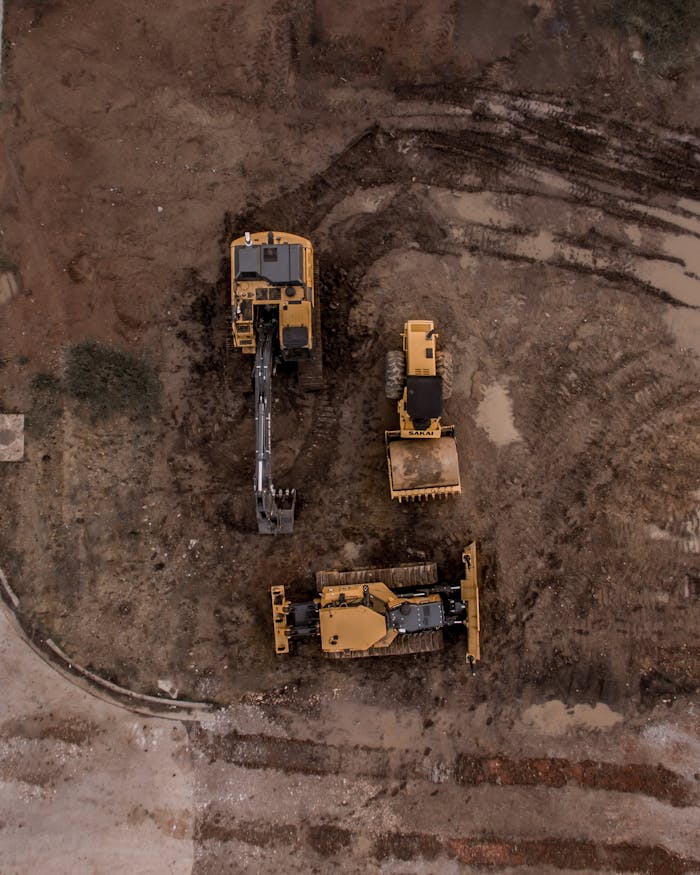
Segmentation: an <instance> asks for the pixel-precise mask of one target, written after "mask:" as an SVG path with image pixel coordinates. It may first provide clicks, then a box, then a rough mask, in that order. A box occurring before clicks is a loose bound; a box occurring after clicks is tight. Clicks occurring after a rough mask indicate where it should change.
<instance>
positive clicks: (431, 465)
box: [386, 426, 462, 501]
mask: <svg viewBox="0 0 700 875" xmlns="http://www.w3.org/2000/svg"><path fill="white" fill-rule="evenodd" d="M386 455H387V463H388V466H389V487H390V490H391V497H392V498H398V500H399V501H414V500H419V501H420V500H421V499H424V498H426V499H427V498H439V497H441V496H444V495H452V494H455V493H459V492H461V491H462V487H461V484H460V480H459V461H458V458H457V444H456V442H455V438H454V428H452V427H451V426H448V427H443V428H442V429H441V436H440V437H439V438H402V437H401V432H400V431H387V432H386Z"/></svg>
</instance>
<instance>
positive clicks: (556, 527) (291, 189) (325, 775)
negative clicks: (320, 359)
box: [0, 0, 700, 875]
mask: <svg viewBox="0 0 700 875" xmlns="http://www.w3.org/2000/svg"><path fill="white" fill-rule="evenodd" d="M602 5H604V4H601V5H599V6H598V7H594V5H593V4H586V3H583V2H577V0H537V2H534V3H529V4H528V3H525V2H515V0H507V2H503V3H498V4H486V3H476V2H465V3H452V2H449V0H424V2H420V3H419V2H405V3H403V2H402V3H397V2H376V0H373V2H369V0H360V2H357V3H354V4H339V3H335V2H333V0H316V2H311V0H299V2H291V0H277V2H271V0H266V2H262V3H256V4H247V5H245V6H242V5H241V4H230V3H205V2H202V0H197V2H192V0H189V2H186V0H173V2H170V3H168V4H162V3H154V4H143V3H135V2H133V0H125V2H124V3H120V4H116V5H115V4H109V3H106V2H104V0H93V2H92V3H84V2H83V3H72V4H68V3H65V2H25V3H17V4H11V6H10V8H9V9H8V10H6V16H5V22H4V52H3V61H2V64H3V82H2V96H1V100H2V103H1V112H0V133H1V139H2V161H1V162H0V187H1V190H2V205H3V213H2V224H1V230H2V236H1V237H0V412H1V413H10V414H25V434H24V460H23V461H21V462H0V494H1V496H2V513H1V515H0V569H2V572H3V573H4V576H5V577H6V579H7V581H8V582H9V584H10V586H11V588H12V590H13V591H14V593H15V594H16V598H17V600H18V607H17V615H18V617H19V619H20V621H21V623H22V625H23V627H24V629H25V630H26V632H27V634H28V635H29V636H30V637H32V638H33V639H34V640H35V642H37V646H38V647H39V650H40V649H41V643H42V642H43V641H45V640H46V639H47V638H48V639H51V640H52V641H53V642H55V643H56V645H57V646H58V647H60V648H61V650H62V651H63V652H64V653H65V654H68V656H69V657H70V660H71V661H74V662H75V663H76V664H78V665H80V666H82V667H84V668H86V669H88V670H89V671H91V672H94V673H95V674H97V675H100V676H101V677H103V678H105V679H106V680H108V681H110V682H112V683H115V684H118V685H120V686H123V687H126V688H128V689H130V690H132V691H134V692H137V693H143V694H148V695H152V696H154V695H162V696H165V695H167V694H166V693H165V692H164V690H166V689H167V690H170V691H171V692H172V693H175V692H176V693H177V695H178V696H179V697H180V698H183V699H189V700H196V701H205V702H210V703H213V704H214V705H216V706H217V708H218V710H214V711H212V713H211V714H210V715H209V716H207V717H206V718H205V719H202V720H191V721H185V722H182V721H170V722H168V721H167V720H165V719H164V718H142V717H138V716H134V715H128V713H127V712H121V711H112V712H110V708H112V706H106V705H105V706H104V708H103V707H102V705H101V704H100V705H99V707H98V706H97V705H95V704H94V702H93V701H92V700H91V698H90V697H89V696H86V695H85V694H84V692H79V691H76V693H75V698H72V697H71V694H70V690H71V689H72V688H71V686H70V684H69V683H68V682H67V681H66V680H65V677H64V678H63V679H61V680H60V681H59V680H58V678H57V679H56V681H55V684H56V686H55V688H54V686H53V682H52V681H51V677H52V675H51V672H52V669H50V668H47V667H46V666H43V665H42V664H41V660H40V657H39V656H38V655H37V652H35V651H34V650H30V649H29V648H28V647H27V645H26V644H24V643H22V642H19V643H17V644H16V647H17V648H19V649H18V650H17V649H15V644H13V643H12V641H13V640H14V639H13V638H12V636H13V635H14V633H13V632H12V631H8V632H7V634H6V635H5V636H4V637H3V642H4V643H3V645H2V647H0V677H2V680H3V696H2V702H1V704H0V873H2V875H10V873H12V875H14V873H20V872H21V873H35V872H36V873H38V872H52V873H54V872H55V873H64V872H65V873H69V872H70V873H72V872H75V871H85V872H107V871H109V872H129V873H136V872H144V873H152V872H153V873H156V872H158V873H159V872H181V871H182V872H187V873H190V872H192V873H194V875H205V873H206V875H209V873H212V875H213V873H223V872H228V873H238V872H246V873H247V872H260V873H268V872H270V871H271V870H272V869H273V868H275V869H276V868H279V867H281V866H284V867H285V869H286V870H287V871H293V872H297V871H298V872H307V871H312V872H327V871H330V870H333V871H336V872H343V873H344V872H347V873H355V872H358V873H359V872H362V873H365V872H388V873H393V872H395V873H407V872H411V873H433V872H441V873H443V872H457V871H459V872H473V873H479V872H486V871H488V872H492V871H499V872H504V873H520V872H525V871H535V872H538V873H543V875H547V873H557V872H568V871H573V870H575V871H577V872H601V871H603V872H640V873H642V872H643V873H647V872H648V873H659V875H667V873H671V875H674V873H692V872H700V846H699V845H698V840H697V835H698V834H700V817H698V789H699V778H700V765H699V764H700V756H699V754H700V737H699V735H698V731H697V726H698V713H699V711H698V701H697V686H698V673H699V672H698V670H699V667H700V647H699V646H698V637H697V632H698V621H699V619H700V617H699V603H698V596H699V595H700V559H699V558H698V557H699V554H700V396H699V393H698V388H699V383H698V373H699V371H698V356H699V355H700V246H699V245H698V243H699V238H700V131H699V130H698V126H697V89H698V83H699V82H700V66H699V64H698V61H697V58H698V52H697V45H698V34H699V33H700V29H699V30H695V31H692V29H691V27H690V23H692V22H691V20H690V19H689V24H688V28H687V30H688V33H687V34H685V37H686V41H685V42H678V41H677V42H672V43H671V44H670V47H669V46H668V45H666V44H665V43H663V41H659V40H657V41H656V42H654V41H653V40H652V39H651V38H649V37H647V40H646V41H645V40H644V39H643V38H642V36H640V35H639V34H638V32H637V31H635V26H634V21H635V20H636V19H634V16H633V15H630V16H629V18H628V20H626V23H627V26H624V24H625V22H624V21H622V19H621V18H620V16H619V15H618V16H617V18H615V17H614V16H611V15H606V14H605V13H604V10H602V9H601V7H602ZM608 5H609V6H610V7H611V8H612V7H615V8H616V9H617V10H618V11H619V10H624V9H625V8H626V7H629V8H632V7H634V6H635V2H633V0H628V2H627V4H625V3H624V2H613V3H611V4H608ZM637 5H640V4H639V2H637ZM692 5H693V4H688V6H689V7H691V8H692ZM606 8H607V7H606ZM678 8H679V10H680V9H683V8H685V4H683V3H682V2H681V3H679V4H678ZM679 15H680V12H679ZM623 18H624V16H623ZM674 39H676V40H679V39H680V38H679V37H678V36H677V35H676V37H674ZM664 52H665V54H664ZM268 228H275V229H280V230H287V231H291V232H294V233H298V234H302V235H305V236H308V237H309V238H311V240H312V241H313V242H314V245H315V248H316V255H317V259H318V261H319V267H320V277H321V292H322V324H323V345H324V354H325V382H324V388H323V389H322V391H321V392H319V393H318V394H305V393H303V392H302V391H301V389H300V387H299V386H298V385H297V378H296V375H295V374H294V373H291V372H290V373H286V372H284V371H283V369H280V371H279V372H278V373H277V375H276V376H275V382H274V408H273V414H272V416H273V418H272V429H273V442H274V443H273V449H274V455H273V470H274V473H275V485H276V486H279V487H282V488H285V487H294V488H296V489H297V491H298V496H299V497H298V503H297V505H298V512H297V519H296V523H295V532H294V534H293V535H290V536H285V537H279V538H271V537H261V536H259V535H258V534H257V532H256V521H255V507H254V501H253V494H252V482H253V461H254V421H253V397H252V386H251V368H252V360H251V359H249V358H248V359H244V358H243V357H242V356H241V355H240V353H238V352H237V351H236V350H232V349H231V348H230V341H229V335H230V327H229V322H228V320H229V318H230V306H229V304H230V301H229V297H228V296H229V281H230V279H229V265H228V260H227V257H228V252H227V244H228V241H229V240H230V239H231V237H232V236H233V235H234V234H235V235H238V234H241V233H243V232H244V231H246V230H251V231H256V230H266V229H268ZM409 318H412V319H415V318H427V319H433V320H434V321H435V323H436V325H437V326H438V329H439V331H440V341H441V343H442V344H443V345H444V346H445V347H447V348H448V349H450V350H451V351H452V354H453V358H454V362H455V380H454V394H453V396H452V398H451V399H450V400H449V402H447V405H446V417H445V418H446V421H447V422H448V423H449V424H451V425H452V424H454V426H455V428H456V435H457V444H458V449H459V458H460V467H461V478H462V493H461V495H459V496H455V497H451V498H449V499H446V500H444V501H440V502H432V503H421V504H399V503H398V502H391V501H390V500H389V494H388V478H387V470H386V459H385V448H384V437H383V435H384V430H385V429H387V428H395V427H396V426H397V415H396V408H395V403H393V402H389V401H387V400H386V399H385V398H384V393H383V360H384V353H385V351H386V350H387V349H390V348H392V347H395V346H396V345H397V344H398V343H399V342H400V332H401V328H402V326H403V323H404V321H405V320H406V319H409ZM7 442H8V441H7V440H6V439H5V437H3V432H0V444H4V443H7ZM472 539H476V540H477V541H478V544H479V549H480V555H481V564H482V568H481V572H482V573H481V621H482V657H483V659H482V662H481V663H480V664H479V665H478V667H477V671H476V674H475V676H473V677H471V676H470V675H469V673H468V671H467V670H466V667H465V664H464V654H465V649H466V648H465V642H464V640H463V638H462V637H460V635H459V634H458V632H456V631H455V634H451V635H449V636H448V637H447V642H446V647H445V649H444V650H443V651H441V652H440V653H436V654H421V655H416V656H410V657H405V658H391V659H386V660H381V659H364V660H358V661H356V662H350V661H337V662H336V661H329V660H324V659H323V657H322V656H321V654H320V653H319V650H318V647H317V646H316V644H315V643H313V642H308V643H306V644H304V645H303V646H300V647H299V648H298V652H297V654H296V655H295V656H289V657H285V658H278V657H277V656H276V655H275V654H274V652H273V646H272V641H273V637H272V629H271V620H270V597H269V587H270V586H271V585H273V584H283V585H284V586H285V588H286V589H287V591H288V593H290V594H291V595H292V596H293V597H295V598H296V597H300V596H304V595H306V594H309V595H310V594H312V593H313V591H314V574H315V572H316V571H317V570H319V569H333V568H353V567H360V566H363V565H365V566H366V565H381V566H387V565H392V564H397V563H400V562H422V561H436V562H437V563H438V567H439V569H440V572H441V575H442V577H443V578H444V579H445V580H447V581H449V582H456V581H458V580H459V577H460V572H461V551H462V548H463V546H464V545H465V544H466V543H467V542H468V541H470V540H472ZM8 628H9V627H8ZM23 648H24V649H23ZM36 665H38V666H41V668H38V667H35V668H33V666H36ZM47 672H48V674H46V673H47ZM64 684H65V685H66V686H65V688H64V686H63V685H64ZM76 690H77V688H76ZM115 714H116V715H117V716H115ZM125 714H126V715H127V716H126V717H125V716H124V715H125ZM132 718H133V719H132ZM141 727H142V728H141ZM171 762H172V774H173V781H174V784H173V788H174V789H173V791H172V794H169V793H166V792H165V791H164V790H163V787H164V786H165V784H164V783H163V782H164V780H165V776H166V772H167V773H168V774H169V773H170V767H169V765H168V764H169V763H171ZM131 769H133V774H134V775H138V776H139V778H138V782H136V781H129V780H128V779H127V778H126V777H125V776H127V775H128V774H131V772H130V771H129V770H131ZM66 782H69V783H68V784H66ZM71 782H72V783H71ZM66 787H68V791H67V789H66ZM71 787H74V788H75V789H76V793H74V794H71V793H70V788H71ZM154 788H157V789H154ZM88 811H89V814H88ZM86 824H88V825H90V826H91V828H90V829H89V830H87V832H86V829H85V825H86ZM105 830H106V832H105ZM102 834H104V835H108V836H109V841H104V842H101V841H100V835H102ZM134 837H138V843H137V845H133V846H132V844H131V843H132V842H133V841H134ZM135 847H138V848H143V857H140V858H139V857H138V855H137V854H135V853H134V848H135ZM76 861H77V863H78V865H77V866H76Z"/></svg>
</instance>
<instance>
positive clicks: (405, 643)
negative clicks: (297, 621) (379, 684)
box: [323, 629, 444, 659]
mask: <svg viewBox="0 0 700 875" xmlns="http://www.w3.org/2000/svg"><path fill="white" fill-rule="evenodd" d="M443 647H444V639H443V635H442V629H437V630H435V631H433V632H420V633H418V634H413V635H399V636H398V637H397V638H394V640H393V641H392V642H391V644H389V646H388V647H370V648H369V650H341V651H338V652H334V653H329V652H326V651H324V654H323V655H324V656H325V657H326V658H327V659H359V658H363V657H367V656H408V655H410V654H412V653H433V652H435V651H436V650H442V649H443Z"/></svg>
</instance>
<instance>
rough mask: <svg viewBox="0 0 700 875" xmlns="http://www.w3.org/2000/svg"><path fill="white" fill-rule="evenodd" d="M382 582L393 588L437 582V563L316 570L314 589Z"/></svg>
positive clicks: (412, 587)
mask: <svg viewBox="0 0 700 875" xmlns="http://www.w3.org/2000/svg"><path fill="white" fill-rule="evenodd" d="M379 582H381V583H383V584H385V585H386V586H388V587H389V589H393V590H401V589H416V588H418V589H420V588H421V587H424V586H432V585H434V584H436V583H437V582H438V573H437V565H436V564H435V563H434V562H421V563H418V564H415V565H395V566H393V567H391V568H357V569H355V570H354V571H317V572H316V589H317V590H318V592H321V590H322V589H323V587H324V586H351V585H353V584H357V583H379Z"/></svg>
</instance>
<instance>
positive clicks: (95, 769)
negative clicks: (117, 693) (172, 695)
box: [0, 603, 194, 875]
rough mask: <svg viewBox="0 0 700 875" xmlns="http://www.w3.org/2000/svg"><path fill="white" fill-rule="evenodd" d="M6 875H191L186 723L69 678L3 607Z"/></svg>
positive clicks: (0, 721) (1, 813)
mask: <svg viewBox="0 0 700 875" xmlns="http://www.w3.org/2000/svg"><path fill="white" fill-rule="evenodd" d="M0 679H1V684H2V690H3V695H2V697H0V825H1V827H2V843H1V844H2V851H1V852H0V861H1V862H0V870H2V872H7V873H10V872H26V873H28V875H29V873H39V872H46V873H49V872H51V873H52V875H73V873H75V872H86V873H87V872H110V873H115V875H126V873H129V875H161V873H162V875H166V873H167V875H190V873H191V871H192V865H193V860H194V856H193V853H194V852H193V830H194V805H193V776H192V766H191V761H190V754H189V743H188V738H187V731H186V729H185V727H184V726H183V724H182V723H180V722H177V721H172V720H160V719H154V718H146V717H141V716H139V715H136V714H131V713H129V712H128V711H126V710H124V709H123V708H119V707H117V706H114V705H110V704H107V703H106V702H104V701H102V700H100V699H97V698H95V697H94V696H91V695H90V694H89V693H87V692H85V691H83V690H81V689H79V688H78V687H76V686H74V685H73V684H71V683H70V682H69V681H67V680H66V679H64V678H63V677H62V676H61V675H60V674H58V673H57V672H56V671H54V669H53V668H52V667H51V666H50V665H47V664H46V663H45V662H43V661H42V660H41V659H40V658H39V657H38V656H37V654H36V653H35V652H34V651H33V650H32V649H31V648H30V647H29V645H28V644H27V643H26V642H25V641H23V640H22V638H21V637H20V636H19V635H18V634H17V632H16V630H15V628H14V625H13V621H12V619H11V618H10V616H9V612H8V610H7V608H5V607H4V605H3V604H2V603H0Z"/></svg>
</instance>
